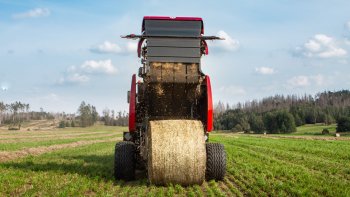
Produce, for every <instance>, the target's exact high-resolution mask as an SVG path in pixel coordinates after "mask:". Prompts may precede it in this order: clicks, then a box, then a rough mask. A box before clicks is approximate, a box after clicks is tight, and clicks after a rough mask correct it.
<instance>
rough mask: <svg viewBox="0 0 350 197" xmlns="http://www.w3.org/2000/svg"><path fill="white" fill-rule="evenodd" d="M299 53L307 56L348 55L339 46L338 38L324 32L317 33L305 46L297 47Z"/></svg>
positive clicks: (333, 56) (332, 56)
mask: <svg viewBox="0 0 350 197" xmlns="http://www.w3.org/2000/svg"><path fill="white" fill-rule="evenodd" d="M296 52H297V54H301V55H302V56H305V57H318V58H337V57H344V56H346V55H347V51H346V50H345V49H343V48H341V47H339V46H338V44H337V42H336V40H335V39H334V38H332V37H330V36H327V35H324V34H316V35H314V36H313V38H311V39H310V40H309V41H307V42H306V43H304V45H303V46H301V47H297V48H296Z"/></svg>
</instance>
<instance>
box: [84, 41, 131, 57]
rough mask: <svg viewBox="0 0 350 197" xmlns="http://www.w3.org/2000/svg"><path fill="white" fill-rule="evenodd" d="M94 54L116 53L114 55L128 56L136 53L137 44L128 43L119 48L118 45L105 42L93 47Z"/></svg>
mask: <svg viewBox="0 0 350 197" xmlns="http://www.w3.org/2000/svg"><path fill="white" fill-rule="evenodd" d="M90 51H91V52H93V53H101V54H105V53H114V54H126V53H136V51H137V42H127V43H126V44H125V45H122V46H119V45H118V44H116V43H112V42H110V41H105V42H104V43H102V44H100V45H98V46H95V47H92V48H91V49H90Z"/></svg>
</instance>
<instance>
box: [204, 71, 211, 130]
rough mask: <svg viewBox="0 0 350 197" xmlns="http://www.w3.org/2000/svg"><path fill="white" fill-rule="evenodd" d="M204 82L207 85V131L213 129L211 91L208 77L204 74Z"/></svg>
mask: <svg viewBox="0 0 350 197" xmlns="http://www.w3.org/2000/svg"><path fill="white" fill-rule="evenodd" d="M205 82H206V85H207V101H208V102H207V110H208V111H207V131H208V132H210V131H212V130H213V98H212V93H211V84H210V77H209V76H208V75H206V76H205Z"/></svg>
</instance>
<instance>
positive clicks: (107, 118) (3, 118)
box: [0, 101, 129, 130]
mask: <svg viewBox="0 0 350 197" xmlns="http://www.w3.org/2000/svg"><path fill="white" fill-rule="evenodd" d="M128 119H129V116H128V114H127V113H126V112H125V111H124V112H121V111H119V112H115V111H114V110H109V109H107V108H106V109H105V110H104V111H103V115H102V116H100V115H99V114H98V112H97V109H96V107H95V106H93V105H91V104H88V103H86V102H85V101H82V102H81V104H80V105H79V107H78V110H77V113H73V114H68V113H65V112H61V113H53V112H46V111H44V109H43V108H40V111H31V110H30V105H29V104H27V103H23V102H20V101H16V102H13V103H8V104H6V103H4V102H2V101H0V126H2V125H6V126H8V128H9V130H19V129H21V127H22V125H23V123H24V122H28V121H31V120H53V122H56V124H57V123H58V125H57V126H58V127H59V128H64V127H88V126H92V125H94V124H95V123H96V122H98V121H101V122H103V123H104V124H105V125H108V126H127V125H128Z"/></svg>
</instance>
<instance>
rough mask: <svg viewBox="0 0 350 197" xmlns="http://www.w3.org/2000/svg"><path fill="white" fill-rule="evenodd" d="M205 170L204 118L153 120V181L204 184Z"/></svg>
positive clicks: (150, 163) (150, 145) (150, 152)
mask: <svg viewBox="0 0 350 197" xmlns="http://www.w3.org/2000/svg"><path fill="white" fill-rule="evenodd" d="M205 170H206V150H205V139H204V128H203V125H202V122H201V121H197V120H159V121H150V124H149V128H148V178H149V181H150V182H151V183H152V184H156V185H166V184H169V183H172V184H181V185H192V184H202V183H203V181H204V179H205Z"/></svg>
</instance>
